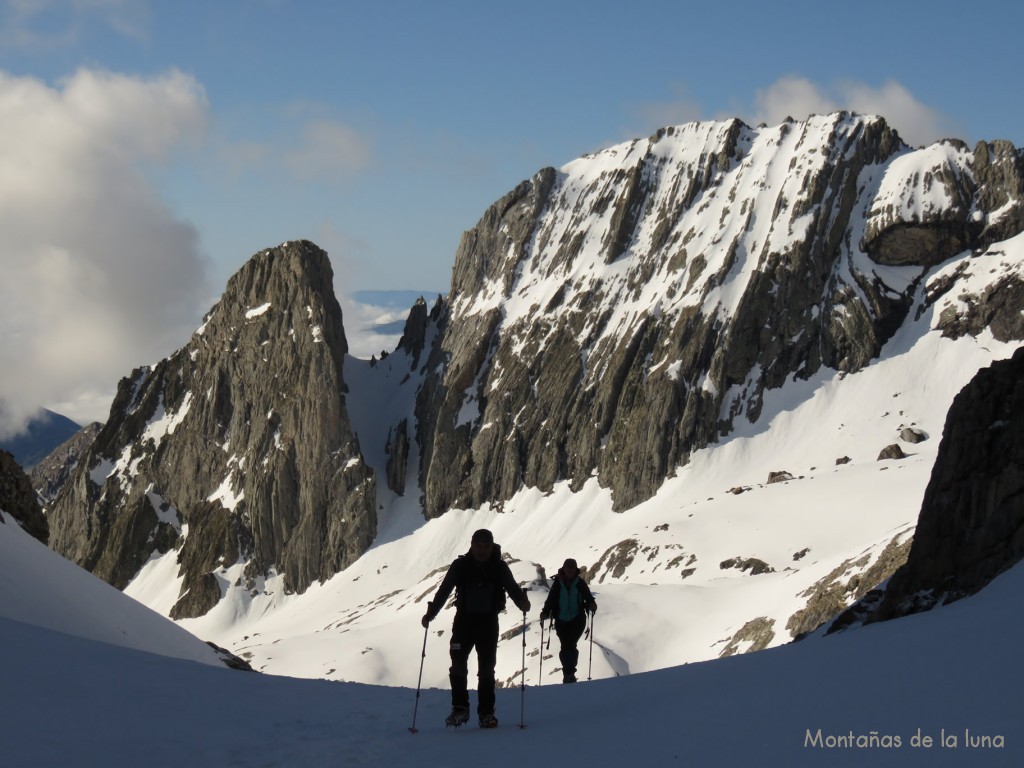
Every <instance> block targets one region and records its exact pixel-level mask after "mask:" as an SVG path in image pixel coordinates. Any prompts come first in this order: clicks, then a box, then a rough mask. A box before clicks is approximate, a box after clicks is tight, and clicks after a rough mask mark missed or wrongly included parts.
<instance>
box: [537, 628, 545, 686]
mask: <svg viewBox="0 0 1024 768" xmlns="http://www.w3.org/2000/svg"><path fill="white" fill-rule="evenodd" d="M543 684H544V622H543V621H542V622H541V623H540V669H538V670H537V685H543Z"/></svg>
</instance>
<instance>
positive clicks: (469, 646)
mask: <svg viewBox="0 0 1024 768" xmlns="http://www.w3.org/2000/svg"><path fill="white" fill-rule="evenodd" d="M473 648H476V662H477V689H476V695H477V706H476V711H477V713H478V714H481V715H486V714H491V713H493V712H494V664H495V661H496V660H497V657H498V614H496V613H495V614H493V615H491V614H486V615H483V616H478V615H473V614H465V613H459V612H456V614H455V621H454V623H453V624H452V639H451V643H450V644H449V653H450V655H451V658H452V665H451V667H450V668H449V669H448V679H449V680H450V681H451V684H452V706H453V707H465V708H466V709H469V691H468V690H467V683H466V679H467V677H468V676H469V667H468V662H469V654H470V651H472V650H473Z"/></svg>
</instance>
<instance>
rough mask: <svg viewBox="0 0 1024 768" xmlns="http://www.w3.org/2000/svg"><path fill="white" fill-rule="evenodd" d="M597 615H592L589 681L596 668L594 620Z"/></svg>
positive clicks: (588, 667) (588, 666)
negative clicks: (594, 667) (592, 671)
mask: <svg viewBox="0 0 1024 768" xmlns="http://www.w3.org/2000/svg"><path fill="white" fill-rule="evenodd" d="M596 616H597V613H596V612H595V613H591V614H590V661H588V662H587V680H589V679H590V672H591V670H592V669H593V666H594V618H595V617H596Z"/></svg>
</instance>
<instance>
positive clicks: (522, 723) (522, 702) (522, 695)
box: [519, 611, 526, 728]
mask: <svg viewBox="0 0 1024 768" xmlns="http://www.w3.org/2000/svg"><path fill="white" fill-rule="evenodd" d="M519 680H520V682H519V727H520V728H525V727H526V720H525V719H524V718H525V715H526V611H523V671H522V674H521V676H520V678H519Z"/></svg>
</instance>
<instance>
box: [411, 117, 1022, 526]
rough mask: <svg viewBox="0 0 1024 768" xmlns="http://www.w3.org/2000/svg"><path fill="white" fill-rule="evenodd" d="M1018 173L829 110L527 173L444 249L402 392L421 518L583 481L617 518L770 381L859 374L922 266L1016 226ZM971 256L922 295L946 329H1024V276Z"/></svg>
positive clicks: (985, 148) (751, 407)
mask: <svg viewBox="0 0 1024 768" xmlns="http://www.w3.org/2000/svg"><path fill="white" fill-rule="evenodd" d="M1022 179H1024V174H1022V162H1021V156H1020V153H1019V152H1017V151H1016V150H1015V149H1014V148H1013V147H1012V146H1011V145H1008V144H1006V143H1005V142H997V143H994V144H991V145H990V144H985V143H982V144H979V145H978V146H977V148H976V149H975V150H974V152H970V151H969V150H968V148H967V147H966V146H965V145H963V144H962V143H958V142H943V143H940V144H936V145H934V146H932V147H929V148H927V149H923V150H917V151H913V150H911V149H910V148H908V147H907V146H905V145H904V144H903V142H902V141H901V140H900V139H899V137H898V136H897V135H896V133H895V132H894V131H893V130H892V129H890V128H889V126H887V125H886V123H885V122H884V121H883V120H881V119H879V118H867V117H859V116H852V115H849V114H846V113H837V114H833V115H828V116H822V117H812V118H810V119H809V120H807V121H806V122H800V123H798V122H787V123H784V124H782V125H780V126H776V127H774V128H763V127H762V128H758V129H753V128H750V127H748V126H746V125H744V124H743V123H741V122H739V121H735V120H733V121H729V122H723V123H694V124H689V125H684V126H679V127H675V128H668V129H665V130H663V131H659V132H658V133H657V134H656V135H654V136H652V137H650V138H649V139H646V140H638V141H633V142H629V143H626V144H622V145H619V146H616V147H612V148H611V149H608V150H605V151H603V152H600V153H598V154H595V155H590V156H586V157H583V158H580V159H579V160H577V161H575V162H573V163H570V164H568V165H566V166H564V167H563V168H562V169H560V170H554V169H550V168H548V169H544V170H542V171H541V172H539V173H538V174H537V175H536V176H534V177H533V178H532V179H530V180H529V181H526V182H523V183H522V184H520V185H519V186H518V187H517V188H516V189H515V190H513V191H512V192H510V193H509V194H508V195H506V196H505V197H504V198H502V199H501V200H500V201H498V202H497V203H495V204H494V205H493V206H491V208H490V209H488V211H487V212H486V214H485V215H484V217H483V218H482V219H481V221H480V223H479V224H478V225H477V226H476V227H475V228H474V229H473V230H471V231H470V232H467V233H466V234H465V235H464V236H463V239H462V242H461V243H460V246H459V249H458V252H457V254H456V261H455V267H454V271H453V285H452V291H451V294H450V295H449V297H448V298H447V300H446V303H445V306H444V308H443V312H442V313H441V316H440V318H439V324H440V327H441V329H442V333H440V334H438V336H437V342H436V344H435V345H434V346H433V348H432V350H431V353H430V360H429V363H428V365H427V370H428V371H429V375H428V377H427V380H426V381H425V383H424V386H423V388H422V390H421V392H420V396H419V400H418V406H417V423H418V432H417V436H418V440H419V441H420V447H421V454H422V457H423V461H422V463H421V465H420V472H421V477H420V480H421V484H422V489H423V492H424V504H425V509H426V513H427V515H428V516H436V515H440V514H442V513H443V512H444V511H445V510H447V509H449V508H452V507H469V508H472V507H476V506H479V505H481V504H483V503H485V502H492V503H499V504H500V502H501V501H502V500H504V499H508V498H509V497H510V496H511V495H512V494H514V493H515V492H516V491H517V490H518V489H519V488H521V487H522V486H524V485H525V486H531V487H536V488H539V489H542V490H548V489H550V488H551V487H552V486H553V484H554V483H555V482H556V481H558V480H569V481H570V483H571V484H572V486H573V487H576V488H578V487H580V486H581V485H582V484H583V483H584V482H585V481H586V480H587V479H588V478H590V477H591V476H594V475H596V476H597V477H598V478H599V480H600V482H601V484H602V485H603V486H605V487H609V488H611V489H612V491H613V495H614V499H615V503H616V507H617V508H618V509H626V508H628V507H631V506H633V505H635V504H637V503H639V502H641V501H643V500H644V499H647V498H649V497H650V496H652V495H653V494H654V493H655V492H656V490H657V489H658V487H659V486H660V485H661V483H662V482H663V481H664V480H665V479H666V477H669V476H671V475H672V474H673V472H674V471H675V469H676V468H677V467H678V466H680V465H681V464H683V463H685V462H686V460H687V457H688V456H689V455H690V454H691V453H692V452H693V451H694V450H696V449H698V448H701V447H703V446H705V445H707V444H709V443H710V442H713V441H714V440H715V439H717V438H718V437H719V436H721V435H724V434H727V433H729V432H730V431H731V429H732V428H733V426H734V424H735V422H736V420H737V419H749V420H751V421H754V420H756V419H757V418H758V416H759V414H760V411H761V407H762V398H763V395H764V392H765V391H766V390H767V389H770V388H775V387H778V386H781V385H782V384H783V383H784V382H785V381H787V380H789V379H792V378H793V377H797V378H806V377H809V376H811V375H812V374H814V373H815V372H816V371H817V370H819V369H820V368H821V367H823V366H827V367H830V368H833V369H836V370H839V371H846V372H853V371H857V370H859V369H861V368H862V367H864V366H866V365H867V364H868V363H869V362H870V361H871V360H872V359H873V358H875V357H876V356H877V354H878V353H879V351H880V349H881V347H882V345H884V344H885V342H886V341H887V340H889V339H890V338H891V336H892V335H893V333H894V332H895V331H896V329H897V328H899V326H900V324H901V323H902V322H903V321H904V320H905V319H906V317H907V313H908V311H909V309H910V307H911V305H912V304H913V303H914V302H913V299H914V297H915V295H916V292H917V291H918V290H921V289H922V286H923V283H924V282H925V281H926V279H927V277H928V273H929V270H931V269H933V268H934V267H936V265H939V264H941V263H943V262H944V261H945V260H946V259H948V258H949V257H951V256H953V255H954V254H957V253H961V252H963V251H964V250H965V249H983V248H984V247H986V246H987V245H989V244H991V243H994V242H997V241H999V240H1001V239H1005V238H1007V237H1009V236H1012V235H1014V234H1016V233H1018V232H1020V231H1021V229H1022V228H1024V207H1022V204H1021V201H1022V199H1024V181H1022ZM969 271H970V270H969V268H968V265H966V264H965V265H964V271H963V272H960V273H954V274H952V275H949V276H948V277H946V278H945V279H944V280H943V281H939V282H932V283H929V295H928V302H927V303H926V307H925V308H928V307H931V306H934V305H936V304H937V303H939V302H942V301H946V303H945V304H944V306H945V309H944V312H946V315H945V316H944V317H943V328H944V331H945V332H947V333H948V334H950V335H955V334H964V333H974V334H976V333H978V332H980V331H981V329H983V328H987V327H991V328H992V329H993V333H995V334H998V336H999V337H1000V338H1001V339H1003V340H1007V339H1024V319H1022V317H1021V315H1020V312H1019V309H1020V307H1021V303H1022V301H1021V300H1022V297H1024V294H1022V288H1024V285H1022V282H1021V279H1020V275H1019V273H1018V272H1017V271H1015V270H1013V269H1008V270H1007V272H1006V276H1005V279H1004V280H1002V281H1001V282H1000V281H996V282H995V283H990V284H988V285H987V286H986V287H985V288H984V291H982V292H981V293H979V294H977V295H975V294H971V293H970V289H969V288H965V287H964V286H965V284H966V282H967V277H969V275H968V273H969ZM954 287H956V290H955V291H954ZM958 292H964V295H966V296H967V298H963V297H962V296H959V295H958ZM951 295H952V296H957V298H958V301H957V302H954V304H955V306H954V305H951V304H950V303H949V302H948V299H949V298H950V296H951Z"/></svg>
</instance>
